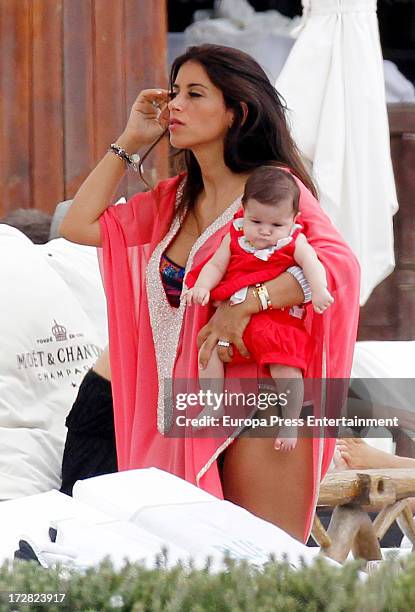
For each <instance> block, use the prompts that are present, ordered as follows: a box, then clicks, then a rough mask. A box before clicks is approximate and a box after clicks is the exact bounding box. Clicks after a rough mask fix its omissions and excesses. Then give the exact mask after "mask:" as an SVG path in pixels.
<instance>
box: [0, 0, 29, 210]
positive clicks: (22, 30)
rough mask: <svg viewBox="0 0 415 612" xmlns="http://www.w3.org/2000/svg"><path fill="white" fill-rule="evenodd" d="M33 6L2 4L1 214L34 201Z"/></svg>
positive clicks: (22, 0) (17, 0)
mask: <svg viewBox="0 0 415 612" xmlns="http://www.w3.org/2000/svg"><path fill="white" fill-rule="evenodd" d="M30 11H31V6H30V2H29V0H8V1H7V2H1V3H0V40H1V53H0V99H1V107H0V117H1V126H0V135H1V137H0V214H1V215H3V214H5V213H7V212H8V211H10V210H13V209H16V208H27V207H30V206H31V204H32V201H31V172H30V157H31V156H30V153H31V151H30V118H31V106H30V96H31V18H30V17H31V14H30Z"/></svg>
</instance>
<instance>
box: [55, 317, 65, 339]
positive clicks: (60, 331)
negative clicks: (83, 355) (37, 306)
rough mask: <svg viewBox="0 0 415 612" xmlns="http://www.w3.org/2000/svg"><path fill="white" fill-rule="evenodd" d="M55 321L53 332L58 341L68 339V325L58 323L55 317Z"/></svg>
mask: <svg viewBox="0 0 415 612" xmlns="http://www.w3.org/2000/svg"><path fill="white" fill-rule="evenodd" d="M53 321H54V323H55V325H54V326H53V327H52V334H53V335H54V336H55V338H56V340H57V341H58V342H61V341H62V340H66V337H67V336H66V327H64V326H63V325H58V324H57V323H56V319H53Z"/></svg>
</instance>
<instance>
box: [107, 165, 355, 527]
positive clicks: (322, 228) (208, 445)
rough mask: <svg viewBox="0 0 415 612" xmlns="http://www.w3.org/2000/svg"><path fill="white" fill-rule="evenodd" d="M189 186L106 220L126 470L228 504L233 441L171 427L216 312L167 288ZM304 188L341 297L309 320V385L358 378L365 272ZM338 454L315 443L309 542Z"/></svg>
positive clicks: (161, 190)
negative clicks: (221, 459) (224, 483)
mask: <svg viewBox="0 0 415 612" xmlns="http://www.w3.org/2000/svg"><path fill="white" fill-rule="evenodd" d="M183 180H184V176H183V175H181V176H178V177H174V178H172V179H169V180H167V181H163V182H161V183H160V184H159V185H158V186H157V187H156V189H155V190H154V191H151V192H147V193H142V194H138V195H136V196H134V197H133V198H132V199H131V200H130V201H129V202H127V204H124V205H118V206H111V207H109V208H108V209H107V210H106V211H105V213H104V214H103V215H102V217H101V219H100V225H101V234H102V253H101V263H102V270H103V280H104V285H105V290H106V295H107V302H108V318H109V335H110V360H111V371H112V385H113V395H114V418H115V430H116V440H117V454H118V465H119V469H121V470H125V469H133V468H140V467H141V468H142V467H150V466H155V467H158V468H161V469H164V470H167V471H169V472H171V473H173V474H176V475H177V476H179V477H182V478H184V479H186V480H188V481H190V482H192V483H194V484H197V485H198V486H200V487H201V488H203V489H205V490H206V491H208V492H209V493H211V494H213V495H215V496H217V497H220V498H222V497H223V495H222V489H221V483H220V478H219V473H218V469H217V464H216V461H215V459H216V458H217V456H218V455H219V454H220V452H221V451H222V450H224V448H226V446H227V445H228V444H230V443H231V442H232V439H231V438H228V439H213V438H202V437H182V438H173V437H167V436H166V435H163V432H164V433H165V430H166V424H167V427H168V423H169V419H170V418H171V406H170V404H169V402H168V401H167V402H164V397H165V395H164V394H165V382H166V380H169V379H172V378H174V379H193V380H197V378H198V373H197V346H196V337H197V334H198V332H199V330H200V329H201V327H202V326H203V325H204V324H205V323H207V321H208V320H209V318H210V316H211V314H212V307H208V308H206V307H200V306H194V307H192V308H188V309H185V307H184V305H181V306H180V307H179V308H176V309H175V308H172V307H171V306H170V304H169V303H168V301H167V298H166V295H165V292H164V287H163V285H162V282H161V277H160V272H159V266H160V258H161V255H162V254H163V252H164V251H165V250H166V248H167V246H168V244H169V243H170V242H171V240H172V239H173V237H174V236H175V234H176V233H177V231H178V229H179V227H180V220H179V219H177V218H176V217H175V205H176V204H177V202H178V201H179V199H180V197H181V185H182V182H183ZM298 182H299V181H298ZM299 186H300V189H301V197H300V210H301V223H302V225H303V227H304V233H305V234H306V236H307V237H308V240H309V241H310V243H311V244H312V246H313V247H314V248H315V249H316V251H317V253H318V255H319V258H320V260H321V261H322V263H323V265H324V266H325V268H326V270H327V276H328V283H329V290H330V291H331V293H332V294H333V295H334V297H335V303H334V304H333V306H332V307H331V308H329V309H328V311H326V313H325V314H324V315H323V316H321V315H315V316H313V315H312V314H311V316H309V321H310V331H311V333H312V335H313V337H314V338H315V339H316V340H317V342H316V345H317V346H318V347H319V348H318V350H317V351H316V352H315V354H314V355H313V359H312V361H311V363H310V365H309V369H308V372H307V376H309V377H314V378H319V377H321V376H327V377H339V378H340V377H348V375H349V373H350V368H351V362H352V356H353V347H354V342H355V337H356V329H357V320H358V294H359V269H358V265H357V262H356V259H355V257H354V256H353V254H352V252H351V251H350V249H349V248H348V247H347V246H346V244H345V243H344V241H343V240H342V239H341V238H340V236H339V234H338V233H337V231H336V230H335V229H334V227H333V225H332V224H331V222H330V220H329V219H328V217H327V216H326V215H325V213H324V212H323V211H322V209H321V208H320V205H319V204H318V202H317V201H316V200H315V198H314V197H313V196H312V195H311V194H310V192H309V191H308V190H307V189H306V188H305V187H304V186H303V185H302V184H301V183H300V182H299ZM239 207H240V200H239V199H238V200H236V201H235V202H233V203H232V204H231V205H230V206H229V207H228V208H227V209H226V210H225V212H224V213H223V214H222V215H221V216H220V217H219V218H218V219H216V220H215V221H214V223H213V224H212V225H211V226H210V227H208V228H207V229H206V230H205V231H204V232H203V234H202V235H201V236H200V237H199V238H198V239H197V241H196V243H195V244H194V246H193V247H192V250H191V252H190V255H189V259H188V262H187V265H186V272H187V271H188V270H190V269H191V268H192V267H193V266H194V265H195V266H196V265H198V264H199V263H200V262H202V261H204V260H205V259H206V258H207V257H208V256H209V255H210V254H212V253H213V252H214V251H215V250H216V249H217V248H218V246H219V244H220V242H221V240H222V238H223V236H224V235H225V233H226V232H227V231H228V230H229V226H230V223H231V220H232V217H233V215H234V214H235V212H236V211H237V210H238V208H239ZM259 374H260V375H261V377H266V376H267V375H268V374H267V373H266V372H265V371H264V372H259V371H258V366H257V365H256V364H253V363H251V364H244V365H231V366H229V367H228V368H227V372H226V376H227V377H232V378H233V377H235V378H237V377H250V378H255V379H256V378H257V377H258V375H259ZM333 450H334V440H329V439H326V440H324V439H320V438H316V439H314V440H313V466H310V468H311V467H312V470H310V478H312V479H313V483H314V487H313V490H314V494H313V497H312V499H310V511H309V516H308V520H307V524H306V525H304V539H306V538H307V536H308V534H309V532H310V529H311V524H312V519H313V516H314V510H315V504H316V500H317V495H318V486H319V482H320V479H321V477H322V476H323V475H324V474H325V472H326V471H327V468H328V466H329V463H330V461H331V457H332V454H333Z"/></svg>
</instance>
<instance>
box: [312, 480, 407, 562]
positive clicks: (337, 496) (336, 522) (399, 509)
mask: <svg viewBox="0 0 415 612" xmlns="http://www.w3.org/2000/svg"><path fill="white" fill-rule="evenodd" d="M410 497H415V470H413V469H382V470H344V471H335V472H329V473H328V474H327V475H326V477H325V479H324V481H323V482H322V484H321V487H320V494H319V499H318V507H324V508H333V513H332V517H331V520H330V524H329V527H328V528H327V530H326V529H325V528H324V526H323V524H322V523H321V521H320V519H319V518H318V516H317V515H316V516H315V518H314V524H313V529H312V532H311V535H312V537H313V539H314V540H315V541H316V542H317V544H318V545H319V546H320V549H321V552H322V553H323V554H325V555H327V556H328V557H331V558H332V559H334V560H335V561H338V562H339V563H343V562H344V561H345V560H346V559H347V556H348V554H349V552H350V551H352V554H353V556H354V557H355V558H362V559H366V560H367V561H375V560H380V559H382V558H383V557H382V551H381V549H380V545H379V540H380V539H381V538H382V537H383V536H384V535H385V533H386V531H387V530H388V529H389V527H390V526H391V525H392V523H393V522H394V521H396V522H397V524H398V525H399V527H400V529H401V531H402V533H403V534H404V535H406V536H407V537H408V538H409V540H410V542H411V543H412V546H413V550H414V549H415V522H414V519H413V516H412V511H411V507H410V503H409V500H408V498H410ZM369 512H378V515H377V517H376V519H375V520H374V521H373V522H372V521H371V519H370V517H369V514H368V513H369Z"/></svg>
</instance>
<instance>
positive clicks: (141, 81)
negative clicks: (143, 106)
mask: <svg viewBox="0 0 415 612" xmlns="http://www.w3.org/2000/svg"><path fill="white" fill-rule="evenodd" d="M166 32H167V21H166V2H165V0H151V1H150V0H0V216H2V215H4V214H5V213H7V212H8V211H9V210H12V209H15V208H20V207H28V208H29V207H33V208H38V209H40V210H43V211H45V212H52V211H53V210H54V208H55V205H56V203H57V202H60V201H61V200H65V199H68V198H71V197H73V196H74V194H75V192H76V190H77V188H78V187H79V185H80V184H81V183H82V181H83V179H84V178H85V177H86V176H87V174H88V173H89V172H90V170H91V169H92V168H93V167H94V165H95V163H96V162H97V160H99V158H100V157H101V156H102V155H103V154H104V153H105V151H106V149H107V148H108V145H109V144H110V143H111V142H113V141H114V140H115V139H116V138H117V136H118V135H119V134H120V132H121V131H122V129H123V127H124V125H125V122H126V119H127V117H128V113H129V108H130V106H131V104H132V102H133V100H134V99H135V97H136V96H137V94H138V92H139V91H140V90H141V89H143V88H145V87H154V86H165V85H166V82H167V74H166V65H167V63H166V62H167V60H166V58H167V48H166V46H167V36H166ZM165 153H166V145H165V144H164V145H161V146H159V148H158V151H157V152H156V154H155V155H154V156H153V158H152V159H151V160H150V162H149V163H148V164H147V169H148V170H151V169H152V168H153V167H154V168H155V171H156V173H157V177H158V178H164V177H165V176H166V175H167V165H166V161H165ZM153 174H154V173H153ZM127 181H128V184H127ZM140 188H142V183H141V182H140V181H139V179H137V177H136V176H135V175H134V176H133V175H132V173H130V174H129V176H128V179H126V180H125V181H124V184H123V185H122V186H121V187H120V192H123V193H126V192H129V193H131V192H132V191H137V190H139V189H140Z"/></svg>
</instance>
